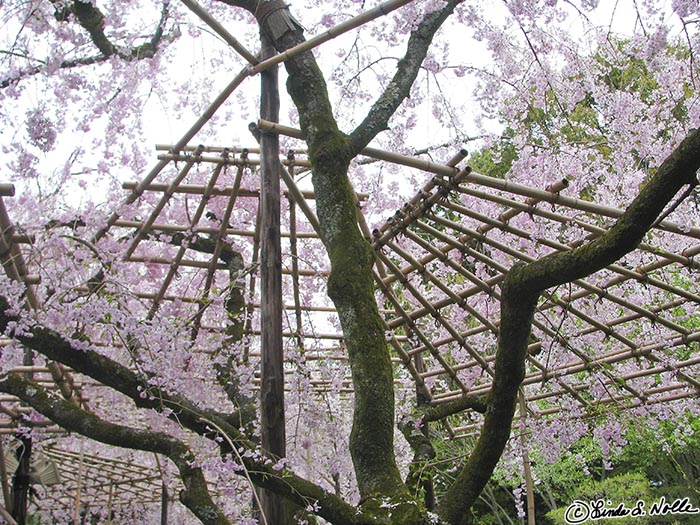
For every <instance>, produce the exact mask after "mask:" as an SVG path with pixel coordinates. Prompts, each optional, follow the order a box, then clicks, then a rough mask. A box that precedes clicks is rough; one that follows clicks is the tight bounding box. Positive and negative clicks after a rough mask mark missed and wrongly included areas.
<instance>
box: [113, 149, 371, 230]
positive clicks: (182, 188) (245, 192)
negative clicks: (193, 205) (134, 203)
mask: <svg viewBox="0 0 700 525" xmlns="http://www.w3.org/2000/svg"><path fill="white" fill-rule="evenodd" d="M187 159H188V160H192V158H191V157H187ZM249 164H250V163H245V164H236V165H246V166H247V165H249ZM285 171H286V170H285ZM138 185H139V183H138V182H133V181H132V182H124V183H122V188H123V189H125V190H134V189H135V188H136V187H137V186H138ZM168 186H169V185H168V184H162V183H151V184H148V185H146V186H144V188H143V190H144V191H160V192H163V191H166V190H167V189H168ZM293 187H294V189H289V191H285V192H283V195H285V196H286V197H289V196H292V197H295V198H296V197H297V196H302V197H303V199H306V200H313V199H315V198H316V194H315V192H313V191H309V190H300V189H299V188H297V187H296V184H293ZM205 191H206V186H204V185H202V184H180V185H178V186H177V187H176V188H174V189H173V193H185V194H188V195H204V192H205ZM231 191H232V188H230V187H225V188H220V187H215V188H213V189H212V196H230V195H231ZM238 196H239V197H250V198H255V199H258V198H260V191H259V190H251V189H246V188H240V189H239V191H238ZM357 196H358V198H359V199H360V200H362V201H364V200H367V198H369V194H368V193H358V194H357ZM303 199H302V200H303ZM116 222H117V223H120V222H124V221H121V220H117V221H116Z"/></svg>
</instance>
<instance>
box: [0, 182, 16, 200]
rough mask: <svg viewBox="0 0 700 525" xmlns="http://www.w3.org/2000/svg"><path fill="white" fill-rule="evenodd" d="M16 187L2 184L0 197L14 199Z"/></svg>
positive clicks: (0, 185)
mask: <svg viewBox="0 0 700 525" xmlns="http://www.w3.org/2000/svg"><path fill="white" fill-rule="evenodd" d="M14 196H15V185H14V184H9V183H2V184H0V197H14Z"/></svg>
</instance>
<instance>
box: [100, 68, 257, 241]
mask: <svg viewBox="0 0 700 525" xmlns="http://www.w3.org/2000/svg"><path fill="white" fill-rule="evenodd" d="M247 77H248V69H247V67H246V68H244V69H243V70H242V71H241V72H240V73H238V75H236V76H235V77H234V78H233V80H231V82H230V83H229V84H228V85H227V86H226V87H225V88H224V90H223V91H222V92H221V93H220V94H219V95H218V96H217V97H216V98H215V99H214V100H213V102H212V103H211V104H210V105H209V107H207V109H206V110H204V113H202V115H201V116H200V117H199V118H198V119H197V121H196V122H195V123H194V124H193V125H192V127H191V128H190V129H189V130H188V131H187V132H186V133H185V134H184V135H183V136H182V138H180V140H179V141H177V142H176V143H175V145H174V146H173V152H178V151H180V149H181V148H183V147H185V146H186V145H187V143H188V142H189V141H190V140H192V138H193V137H194V136H195V135H196V134H197V133H199V131H200V130H201V129H202V128H203V127H204V125H205V124H206V123H207V122H209V119H211V117H212V116H213V115H214V113H216V111H217V110H218V109H219V108H220V107H221V105H222V104H223V103H224V102H226V100H227V99H228V97H230V96H231V94H232V93H233V92H234V91H235V90H236V89H237V88H238V86H240V85H241V84H242V83H243V81H244V80H245V79H246V78H247ZM168 162H169V161H167V160H160V161H158V163H157V164H156V165H155V166H154V167H153V168H152V169H151V171H150V172H149V173H148V174H147V175H146V177H145V178H144V179H143V180H142V181H141V182H139V183H138V185H137V186H136V188H134V190H133V191H132V192H131V194H130V195H129V197H127V198H126V199H125V200H124V203H123V204H125V205H129V204H133V203H134V202H136V200H137V199H138V198H139V197H140V196H141V195H142V194H143V192H144V187H145V186H147V185H149V184H150V183H151V182H153V180H154V179H155V178H156V177H157V176H158V175H159V174H160V172H161V171H162V170H163V168H165V166H167V165H168ZM119 218H120V215H119V213H118V212H114V213H112V215H111V216H110V217H109V219H108V220H107V225H106V226H105V227H104V228H102V229H100V230H99V231H98V232H97V233H96V234H95V235H94V236H93V238H92V244H97V242H98V241H99V240H100V239H101V238H102V237H104V236H105V234H106V233H107V232H108V231H109V229H110V228H111V227H112V225H113V224H114V222H115V221H116V220H117V219H119Z"/></svg>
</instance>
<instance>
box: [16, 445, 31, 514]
mask: <svg viewBox="0 0 700 525" xmlns="http://www.w3.org/2000/svg"><path fill="white" fill-rule="evenodd" d="M17 439H18V440H19V441H20V442H21V443H22V446H20V447H19V448H18V449H17V461H18V462H19V465H18V467H17V471H16V472H15V475H14V477H13V479H12V518H13V519H14V520H15V521H16V522H17V523H18V525H25V524H26V523H27V501H28V497H29V462H30V460H31V457H32V438H31V437H30V436H26V435H18V436H17Z"/></svg>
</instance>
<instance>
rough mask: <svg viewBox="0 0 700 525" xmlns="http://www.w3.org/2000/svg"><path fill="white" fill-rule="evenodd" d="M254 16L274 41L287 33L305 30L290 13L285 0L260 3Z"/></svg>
mask: <svg viewBox="0 0 700 525" xmlns="http://www.w3.org/2000/svg"><path fill="white" fill-rule="evenodd" d="M283 11H284V12H283ZM254 14H255V18H256V20H257V21H258V23H259V24H260V27H261V28H263V30H264V31H266V32H267V33H268V36H269V37H270V39H272V41H275V40H277V39H278V38H280V37H281V36H282V35H284V34H285V33H286V32H287V31H297V30H303V29H304V28H303V27H302V26H301V24H300V23H299V22H298V21H297V20H296V19H295V18H294V17H293V16H292V14H291V13H290V12H289V4H287V3H285V1H284V0H271V1H269V2H260V3H258V6H257V7H256V8H255V13H254ZM273 15H274V16H273ZM268 19H269V20H268Z"/></svg>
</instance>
